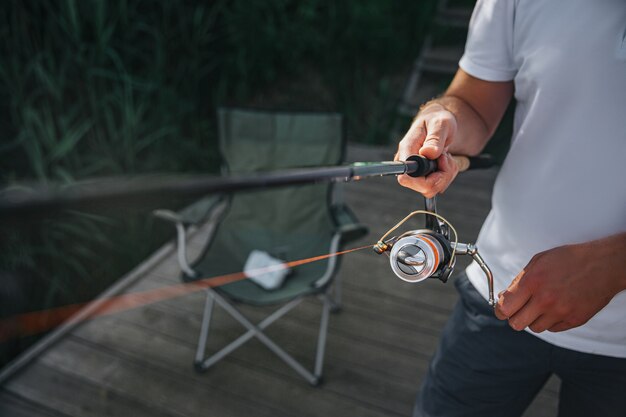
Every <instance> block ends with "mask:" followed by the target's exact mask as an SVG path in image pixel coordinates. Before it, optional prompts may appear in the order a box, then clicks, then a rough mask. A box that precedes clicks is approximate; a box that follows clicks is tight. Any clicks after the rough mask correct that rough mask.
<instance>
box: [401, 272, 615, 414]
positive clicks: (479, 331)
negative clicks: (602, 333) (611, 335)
mask: <svg viewBox="0 0 626 417" xmlns="http://www.w3.org/2000/svg"><path fill="white" fill-rule="evenodd" d="M455 286H456V287H457V290H458V292H459V294H460V299H459V302H458V303H457V305H456V307H455V308H454V311H453V312H452V316H451V317H450V319H449V320H448V323H447V324H446V326H445V328H444V331H443V335H442V337H441V340H440V342H439V347H438V348H437V351H436V352H435V355H434V357H433V359H432V360H431V363H430V366H429V369H428V372H427V374H426V377H425V379H424V382H423V384H422V387H421V389H420V392H419V394H418V395H417V400H416V403H415V409H414V411H413V417H435V416H445V417H457V416H458V417H460V416H468V417H469V416H472V417H473V416H476V417H508V416H510V417H514V416H520V415H522V414H523V412H524V410H525V409H526V407H528V405H529V404H530V402H531V401H532V400H533V398H534V397H535V395H536V394H537V392H539V390H540V389H541V388H542V387H543V385H544V384H545V382H546V380H547V379H548V378H549V377H550V375H552V374H556V375H557V376H558V377H559V378H560V379H561V389H560V394H559V397H560V398H559V417H578V416H581V417H583V416H584V417H592V416H594V417H595V416H602V417H612V416H615V417H626V359H621V358H612V357H608V356H600V355H592V354H587V353H581V352H576V351H573V350H569V349H564V348H560V347H557V346H554V345H552V344H550V343H547V342H544V341H543V340H541V339H539V338H537V337H535V336H533V335H531V334H529V333H527V332H525V331H521V332H517V331H515V330H513V329H511V328H510V327H509V326H508V323H507V322H506V321H501V320H498V319H497V318H496V317H495V315H494V313H493V309H492V308H491V307H490V306H489V305H488V304H487V302H486V301H485V299H483V298H482V297H481V296H480V294H479V293H478V292H477V291H476V290H475V289H474V286H473V285H472V284H471V283H470V282H469V280H468V279H467V276H465V274H462V275H460V276H458V277H456V279H455ZM624 325H625V326H626V323H624ZM607 331H611V330H610V329H607Z"/></svg>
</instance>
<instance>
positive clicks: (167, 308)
mask: <svg viewBox="0 0 626 417" xmlns="http://www.w3.org/2000/svg"><path fill="white" fill-rule="evenodd" d="M392 152H393V150H391V149H383V148H370V147H364V146H351V147H350V149H349V158H350V159H351V160H384V159H390V158H391V154H392ZM495 174H496V172H495V170H493V169H492V170H486V171H476V172H468V173H465V174H462V175H460V176H459V178H458V179H457V181H456V183H455V184H454V185H453V187H452V188H451V189H450V190H448V191H447V192H446V193H445V194H444V196H443V197H441V198H440V201H439V210H440V212H441V213H442V214H444V215H445V216H446V217H447V218H448V219H449V220H450V221H451V222H452V223H453V224H454V225H455V226H456V227H457V229H458V231H459V234H460V238H461V240H462V241H474V240H475V238H476V236H477V233H478V231H479V228H480V225H481V223H482V220H483V219H484V217H485V216H486V215H487V212H488V210H489V204H490V194H491V188H492V185H493V181H494V178H495ZM345 198H346V201H347V202H348V203H349V205H350V206H351V208H352V209H353V210H354V212H355V213H356V214H357V216H358V217H359V219H360V221H361V222H362V223H364V224H366V225H367V226H368V227H369V228H370V235H369V236H367V237H366V238H364V239H363V240H362V242H357V244H367V243H373V242H375V241H376V240H377V238H378V237H380V235H382V234H383V233H384V232H385V231H386V229H388V228H389V227H390V226H391V225H393V224H395V223H396V222H397V221H398V220H399V219H401V218H402V217H403V216H405V215H406V214H407V213H408V212H409V211H411V210H415V209H418V208H422V206H423V204H422V201H421V199H420V198H419V197H418V196H417V195H416V194H415V193H413V192H411V191H408V190H404V189H402V188H401V187H400V186H398V185H397V184H396V183H395V179H394V178H380V179H374V180H368V181H363V182H361V183H353V184H347V185H346V186H345ZM203 243H204V241H203V237H202V233H196V234H195V235H193V236H192V238H191V239H190V246H191V247H193V248H195V250H199V249H200V248H201V246H202V244H203ZM162 252H163V254H165V255H164V256H160V257H159V259H157V261H158V262H156V261H154V259H153V262H152V263H150V264H147V266H145V267H143V268H141V267H140V269H139V271H140V272H138V273H135V274H134V275H133V283H132V285H130V286H129V287H128V288H126V289H125V290H124V291H126V292H134V291H141V290H146V289H151V288H158V287H163V286H166V285H169V284H174V283H178V282H179V278H178V276H179V271H178V267H177V263H176V260H175V255H174V254H173V253H172V252H171V250H167V249H166V250H164V251H162ZM341 262H342V266H341V272H340V274H341V278H342V281H343V307H344V308H343V310H342V311H341V312H340V313H339V314H335V315H332V316H331V318H330V324H329V332H328V341H327V349H326V360H325V364H324V372H325V383H324V384H323V385H322V386H320V387H318V388H313V387H311V386H309V385H308V384H307V383H306V382H305V381H304V380H303V379H301V378H300V377H299V376H298V375H297V374H296V373H295V372H293V371H292V370H291V369H290V368H289V367H287V366H286V365H285V364H284V363H283V362H281V361H280V360H279V359H277V358H276V357H275V356H274V354H273V353H271V352H270V351H269V350H268V349H266V348H265V346H263V345H262V344H260V343H259V342H257V341H256V340H252V341H250V342H248V343H247V344H245V345H244V346H242V347H241V348H239V349H238V350H237V351H235V352H234V353H233V354H231V355H230V356H228V357H227V358H226V359H224V360H223V361H221V362H220V363H218V364H217V365H216V366H214V367H213V368H211V369H210V370H209V371H208V372H206V373H204V374H198V373H196V372H195V371H194V369H193V367H192V361H193V357H194V353H195V345H196V341H197V335H198V331H199V326H200V321H201V314H202V306H203V302H204V294H203V293H202V292H200V293H194V294H191V295H186V296H184V297H179V298H173V299H169V300H165V301H161V302H158V303H154V304H151V305H147V306H144V307H140V308H136V309H133V310H129V311H126V312H122V313H118V314H114V315H110V316H106V317H100V318H97V319H93V320H90V321H88V322H85V323H83V324H81V325H79V326H77V327H75V328H74V329H71V330H70V331H69V332H64V333H62V334H61V333H57V334H56V336H55V338H57V339H59V340H58V341H57V342H56V343H54V344H52V343H50V345H51V346H49V347H48V348H47V349H45V350H44V351H43V352H41V353H38V354H36V355H31V356H34V357H33V359H32V360H31V361H29V363H28V364H26V365H25V366H23V367H22V368H21V369H20V370H19V371H17V372H15V373H14V374H13V375H11V376H10V377H9V378H8V379H6V380H5V382H4V383H3V384H2V385H0V416H2V417H26V416H28V417H40V416H41V417H43V416H58V417H69V416H74V417H87V416H94V417H95V416H118V417H125V416H129V417H131V416H132V417H143V416H146V417H148V416H150V417H161V416H163V417H165V416H169V417H174V416H177V417H180V416H215V417H243V416H268V417H269V416H272V417H277V416H298V417H314V416H324V417H328V416H338V417H339V416H341V417H343V416H355V417H356V416H358V417H382V416H410V414H411V409H412V405H413V401H414V397H415V394H416V391H417V388H418V387H419V384H420V380H421V378H422V377H423V374H424V372H425V369H426V367H427V364H428V360H429V358H430V357H431V355H432V354H433V352H434V349H435V347H436V344H437V339H438V336H439V334H440V332H441V329H442V327H443V325H444V323H445V321H446V319H447V316H448V314H449V313H450V311H451V309H452V307H453V305H454V303H455V301H456V299H457V295H456V292H455V290H454V287H453V285H452V284H450V283H448V284H442V283H440V282H438V281H434V280H433V281H432V282H430V281H429V282H425V283H421V284H408V283H405V282H403V281H401V280H399V279H397V278H396V277H395V276H394V275H393V274H392V272H391V271H390V269H389V265H388V261H387V258H386V257H382V256H377V255H375V254H374V253H373V252H372V251H369V250H364V251H359V252H356V253H354V254H349V255H346V256H345V257H343V259H342V260H341ZM459 269H460V268H459ZM271 310H272V309H269V310H268V309H267V308H252V307H243V308H242V311H243V312H244V313H245V314H246V315H247V316H248V317H249V318H251V319H252V320H253V321H258V320H260V319H261V318H262V317H264V316H266V315H267V314H268V311H271ZM320 313H321V308H320V306H319V302H318V301H317V300H315V299H312V300H310V301H306V302H305V303H303V304H302V305H300V306H299V307H297V308H296V309H295V310H294V311H292V312H291V313H289V314H288V315H287V316H285V317H284V318H282V319H281V320H279V321H278V322H276V323H274V324H273V325H271V326H270V327H269V328H268V330H267V334H268V335H269V336H270V337H271V338H273V339H274V340H275V341H276V342H278V344H279V345H281V346H283V347H285V348H286V350H287V351H288V352H289V353H291V354H293V355H294V356H295V357H296V358H297V359H299V360H302V361H303V362H304V363H306V364H312V363H313V359H314V358H313V357H314V349H315V340H316V335H317V330H318V323H319V317H320ZM213 323H214V324H213V327H212V329H211V337H210V339H209V349H214V348H217V347H221V346H223V345H224V344H226V343H227V342H229V341H230V340H232V339H234V338H235V337H237V336H238V335H239V334H241V333H242V332H243V330H244V329H243V328H242V327H241V326H240V325H239V323H237V322H235V321H234V320H232V319H230V318H229V317H228V316H227V315H226V314H224V313H223V312H222V311H221V310H220V309H219V308H218V309H216V311H215V319H214V322H213ZM45 344H46V343H45V342H44V345H45ZM557 396H558V383H557V381H556V380H555V379H552V380H550V382H549V383H548V384H547V385H546V387H544V389H543V390H542V391H541V393H540V394H539V396H538V397H537V398H536V400H535V401H534V402H533V404H532V405H531V406H530V408H529V409H528V410H527V412H526V414H525V415H526V416H533V417H541V416H555V415H556V406H557ZM485 417H489V416H485ZM494 417H497V416H494Z"/></svg>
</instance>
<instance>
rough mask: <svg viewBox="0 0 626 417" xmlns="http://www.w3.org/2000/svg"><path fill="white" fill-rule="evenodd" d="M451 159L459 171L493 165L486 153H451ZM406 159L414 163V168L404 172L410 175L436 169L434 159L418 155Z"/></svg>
mask: <svg viewBox="0 0 626 417" xmlns="http://www.w3.org/2000/svg"><path fill="white" fill-rule="evenodd" d="M452 159H453V160H454V162H456V164H457V166H458V167H459V172H464V171H467V170H469V169H483V168H491V167H492V166H493V165H494V162H493V158H492V157H491V155H487V154H484V155H478V156H463V155H452ZM406 160H407V161H411V162H415V163H416V164H415V168H414V169H413V167H411V169H410V171H407V173H406V174H407V175H408V176H410V177H425V176H426V175H428V174H431V173H433V172H435V171H437V161H436V160H431V159H426V158H424V157H423V156H420V155H411V156H409V157H408V158H407V159H406ZM412 165H413V164H412Z"/></svg>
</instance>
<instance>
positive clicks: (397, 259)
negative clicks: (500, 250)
mask: <svg viewBox="0 0 626 417" xmlns="http://www.w3.org/2000/svg"><path fill="white" fill-rule="evenodd" d="M418 214H424V215H425V216H426V225H425V226H426V227H425V228H424V229H419V230H411V231H408V232H405V233H403V234H401V235H399V236H393V237H390V238H388V236H389V235H390V234H392V233H393V232H394V231H395V230H396V229H398V228H399V227H400V226H401V225H402V224H404V223H405V222H406V221H407V220H409V219H410V218H411V217H413V216H415V215H418ZM450 232H452V233H453V235H454V240H451V239H450ZM373 249H374V251H375V252H376V253H378V254H383V253H386V254H387V255H388V256H389V263H390V265H391V270H392V271H393V272H394V274H396V275H397V276H398V278H400V279H402V280H404V281H407V282H421V281H424V280H425V279H427V278H436V279H439V280H440V281H442V282H444V283H445V282H447V281H448V279H449V278H450V275H451V274H452V272H453V271H454V266H455V264H456V256H457V255H469V256H471V257H472V259H473V260H474V261H476V263H477V264H478V265H479V266H480V268H481V270H482V271H483V272H484V274H485V277H486V279H487V283H488V286H489V305H491V306H495V298H494V295H493V293H494V290H493V274H492V273H491V270H490V269H489V267H488V266H487V264H486V263H485V261H484V260H483V258H482V257H481V256H480V254H479V253H478V248H476V246H475V245H473V244H471V243H459V239H458V234H457V232H456V229H455V228H454V226H452V224H450V222H449V221H447V220H446V219H445V218H444V217H442V216H441V215H439V214H438V213H437V200H436V197H433V198H427V199H426V210H417V211H414V212H412V213H410V214H409V215H408V216H406V217H405V218H404V219H402V220H401V221H400V222H399V223H398V224H396V225H395V226H394V227H393V228H391V229H390V230H389V231H388V232H387V233H385V235H383V236H382V237H381V238H380V239H379V241H378V242H377V243H376V245H374V247H373Z"/></svg>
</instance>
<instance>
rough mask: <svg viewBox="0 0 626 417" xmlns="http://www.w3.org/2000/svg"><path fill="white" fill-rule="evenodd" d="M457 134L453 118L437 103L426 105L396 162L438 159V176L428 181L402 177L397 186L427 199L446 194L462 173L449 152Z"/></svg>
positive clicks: (405, 137)
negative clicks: (419, 156) (419, 157)
mask: <svg viewBox="0 0 626 417" xmlns="http://www.w3.org/2000/svg"><path fill="white" fill-rule="evenodd" d="M456 132H457V123H456V118H455V116H454V114H452V113H451V112H450V111H448V110H447V109H446V108H445V107H444V106H442V105H441V104H438V103H432V104H428V105H426V107H425V108H424V109H422V111H420V113H419V114H418V116H417V117H416V118H415V120H414V121H413V124H412V125H411V128H410V129H409V131H408V132H407V133H406V135H404V138H402V140H401V141H400V144H399V145H398V152H397V153H396V155H395V158H394V159H395V160H396V161H405V160H406V158H408V157H409V156H411V155H421V156H423V157H426V158H428V159H436V160H437V163H438V170H437V172H433V173H432V174H430V175H428V176H427V177H425V178H413V177H410V176H408V175H399V176H398V182H399V183H400V184H401V185H403V186H404V187H408V188H411V189H412V190H415V191H417V192H419V193H422V194H423V195H424V196H425V197H433V196H435V195H436V194H438V193H441V192H443V191H444V190H445V189H446V188H448V185H450V183H451V182H452V180H454V178H455V177H456V175H457V174H458V172H459V169H458V167H457V165H456V163H455V162H454V160H453V159H452V157H451V156H450V154H449V153H448V152H447V149H448V147H449V146H450V144H451V143H452V141H453V140H454V136H455V135H456Z"/></svg>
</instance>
